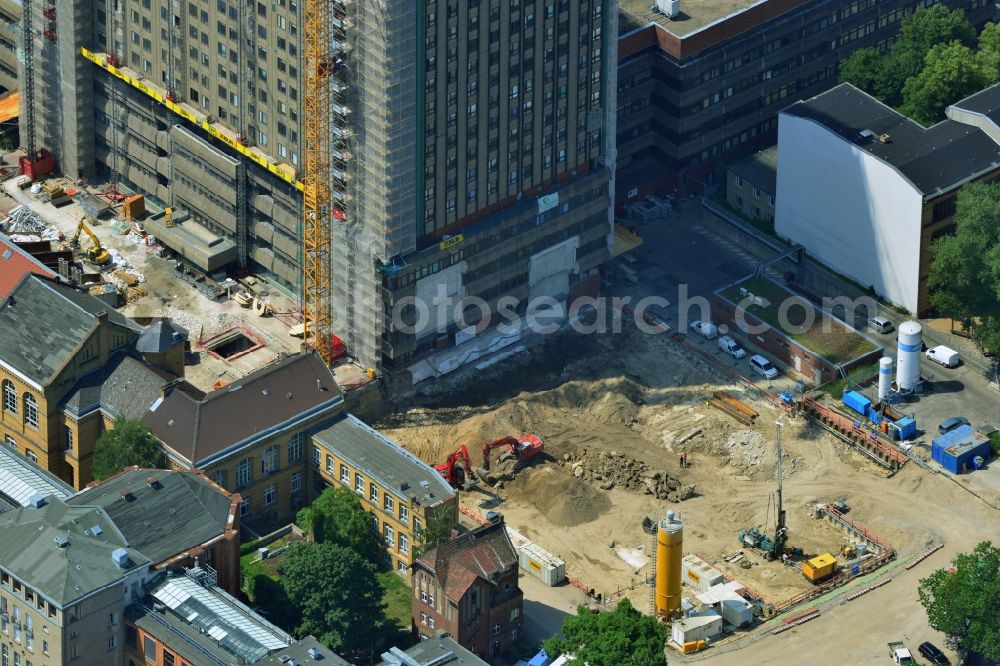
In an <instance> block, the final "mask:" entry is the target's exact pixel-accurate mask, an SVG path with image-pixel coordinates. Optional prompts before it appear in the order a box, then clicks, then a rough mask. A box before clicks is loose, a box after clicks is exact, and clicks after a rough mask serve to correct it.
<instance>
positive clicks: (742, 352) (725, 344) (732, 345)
mask: <svg viewBox="0 0 1000 666" xmlns="http://www.w3.org/2000/svg"><path fill="white" fill-rule="evenodd" d="M719 349H721V350H722V351H724V352H726V353H727V354H729V355H730V356H732V357H733V358H743V357H744V356H746V355H747V350H746V349H743V347H740V343H738V342H736V340H733V339H732V338H731V337H729V336H728V335H723V336H722V337H720V338H719Z"/></svg>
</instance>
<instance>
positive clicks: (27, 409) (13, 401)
mask: <svg viewBox="0 0 1000 666" xmlns="http://www.w3.org/2000/svg"><path fill="white" fill-rule="evenodd" d="M21 403H22V404H23V405H24V424H25V425H27V426H31V427H32V428H37V427H38V401H37V400H36V399H35V396H33V395H31V394H30V393H25V394H24V396H23V397H22V398H21ZM17 406H18V399H17V389H16V388H14V382H12V381H10V380H9V379H5V380H3V410H4V411H5V412H8V413H10V414H11V415H13V416H17Z"/></svg>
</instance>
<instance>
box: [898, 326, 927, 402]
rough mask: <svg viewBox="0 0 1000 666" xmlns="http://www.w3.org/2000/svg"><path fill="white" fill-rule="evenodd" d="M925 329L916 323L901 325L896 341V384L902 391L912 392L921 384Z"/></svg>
mask: <svg viewBox="0 0 1000 666" xmlns="http://www.w3.org/2000/svg"><path fill="white" fill-rule="evenodd" d="M922 332H923V329H922V328H921V326H920V324H919V323H918V322H915V321H904V322H903V323H902V324H900V325H899V337H898V338H897V339H896V348H897V350H898V352H899V353H898V355H897V356H898V358H897V359H896V383H897V384H898V385H899V390H900V391H912V390H913V389H915V388H916V387H917V384H919V383H920V339H921V334H922Z"/></svg>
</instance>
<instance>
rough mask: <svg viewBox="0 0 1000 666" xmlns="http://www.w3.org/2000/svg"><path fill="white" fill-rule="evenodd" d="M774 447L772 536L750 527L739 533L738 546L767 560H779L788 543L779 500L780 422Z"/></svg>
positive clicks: (786, 529)
mask: <svg viewBox="0 0 1000 666" xmlns="http://www.w3.org/2000/svg"><path fill="white" fill-rule="evenodd" d="M774 445H775V456H776V458H777V459H776V461H775V464H774V469H775V475H776V476H777V478H778V489H777V492H776V493H775V508H776V509H777V513H776V518H775V525H774V535H773V536H770V537H769V536H768V535H766V534H764V532H762V531H761V530H758V529H757V528H755V527H750V528H747V529H745V530H743V531H742V532H740V536H739V541H740V544H742V545H744V546H747V547H748V548H754V549H756V550H759V551H761V552H762V553H764V557H765V558H766V559H768V560H776V559H781V557H782V555H784V554H785V544H786V543H788V528H787V527H786V525H785V507H784V505H783V504H782V498H781V481H782V471H781V421H775V423H774Z"/></svg>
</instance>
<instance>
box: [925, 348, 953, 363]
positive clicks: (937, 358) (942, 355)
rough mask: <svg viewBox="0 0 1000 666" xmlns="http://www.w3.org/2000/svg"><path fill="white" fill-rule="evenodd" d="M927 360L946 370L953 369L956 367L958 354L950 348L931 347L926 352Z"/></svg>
mask: <svg viewBox="0 0 1000 666" xmlns="http://www.w3.org/2000/svg"><path fill="white" fill-rule="evenodd" d="M926 354H927V358H928V360H931V361H934V362H935V363H940V364H941V365H943V366H944V367H946V368H954V367H955V366H956V365H958V352H957V351H955V350H954V349H952V348H950V347H945V346H944V345H938V346H937V347H931V348H930V349H928V350H927V352H926Z"/></svg>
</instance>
